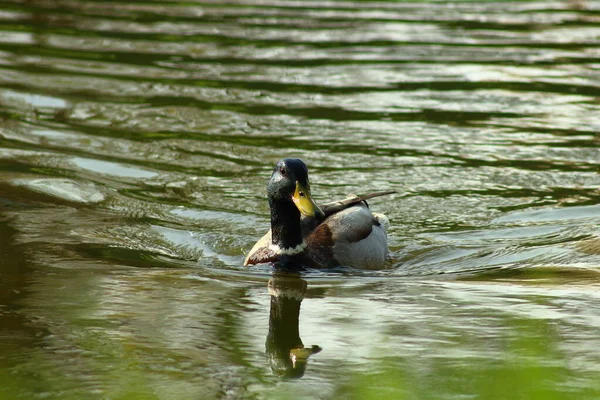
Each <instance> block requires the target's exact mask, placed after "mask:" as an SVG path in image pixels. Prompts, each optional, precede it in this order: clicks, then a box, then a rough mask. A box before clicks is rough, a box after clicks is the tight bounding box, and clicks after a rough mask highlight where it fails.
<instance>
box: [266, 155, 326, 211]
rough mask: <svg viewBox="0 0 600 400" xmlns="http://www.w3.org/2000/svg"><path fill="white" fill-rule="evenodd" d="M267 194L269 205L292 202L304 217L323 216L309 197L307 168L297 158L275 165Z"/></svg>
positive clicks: (284, 160)
mask: <svg viewBox="0 0 600 400" xmlns="http://www.w3.org/2000/svg"><path fill="white" fill-rule="evenodd" d="M267 193H268V196H269V201H270V202H271V203H287V202H293V203H294V204H295V205H296V207H297V208H298V210H299V211H300V213H302V214H303V215H305V216H308V217H315V216H317V217H323V216H324V214H323V211H321V209H320V208H319V206H318V205H317V204H316V203H315V202H314V200H313V199H312V197H311V195H310V183H309V181H308V168H306V164H304V161H302V160H300V159H299V158H284V159H283V160H281V161H279V162H278V163H277V164H276V165H275V168H273V174H272V175H271V179H270V180H269V184H268V186H267Z"/></svg>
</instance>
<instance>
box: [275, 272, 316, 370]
mask: <svg viewBox="0 0 600 400" xmlns="http://www.w3.org/2000/svg"><path fill="white" fill-rule="evenodd" d="M268 286H269V295H270V296H271V311H270V315H269V334H268V335H267V341H266V344H265V347H266V353H267V358H268V360H269V364H270V365H271V370H272V371H273V373H274V374H275V375H277V376H280V377H282V378H292V379H294V378H301V377H302V376H303V375H304V371H305V370H306V365H307V362H308V358H309V357H310V356H311V355H313V354H316V353H318V352H320V351H321V348H320V347H319V346H311V347H304V345H303V344H302V339H300V332H299V326H298V322H299V317H300V304H301V303H302V300H303V299H304V295H305V293H306V288H307V283H306V281H305V280H304V279H301V278H300V276H299V275H298V274H288V273H279V272H277V273H275V274H274V275H273V278H271V279H270V280H269V285H268Z"/></svg>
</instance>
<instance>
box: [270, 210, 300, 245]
mask: <svg viewBox="0 0 600 400" xmlns="http://www.w3.org/2000/svg"><path fill="white" fill-rule="evenodd" d="M269 203H270V204H269V205H270V206H271V237H272V239H271V240H272V247H273V249H274V250H275V251H276V252H280V253H281V254H288V255H293V254H297V253H300V252H302V250H304V243H303V241H302V230H301V228H300V211H298V208H297V207H296V206H295V205H294V203H293V202H292V201H275V200H271V201H270V202H269Z"/></svg>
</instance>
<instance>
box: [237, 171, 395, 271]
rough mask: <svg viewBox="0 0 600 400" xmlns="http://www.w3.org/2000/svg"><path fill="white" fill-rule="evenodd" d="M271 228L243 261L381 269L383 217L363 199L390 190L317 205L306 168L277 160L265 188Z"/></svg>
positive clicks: (384, 254)
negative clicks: (269, 209)
mask: <svg viewBox="0 0 600 400" xmlns="http://www.w3.org/2000/svg"><path fill="white" fill-rule="evenodd" d="M267 191H268V194H269V205H270V207H271V230H270V231H269V232H267V234H266V235H265V236H263V237H262V238H261V239H260V240H259V241H258V242H257V243H256V244H255V245H254V247H253V248H252V250H250V253H249V254H248V256H247V257H246V259H245V261H244V265H251V264H259V263H267V262H285V263H293V264H298V265H303V266H307V267H313V268H327V267H335V266H340V265H343V266H351V267H354V268H365V269H381V268H384V267H385V264H386V260H387V259H388V257H389V251H388V246H387V234H386V231H385V228H386V226H385V225H387V218H385V216H383V215H378V214H373V213H371V210H370V209H369V207H368V205H367V203H366V201H365V200H366V199H369V198H372V197H375V196H380V195H383V194H389V193H393V192H379V193H372V194H370V195H366V196H360V197H359V196H351V197H348V198H347V199H344V200H342V201H338V202H333V203H328V204H325V205H323V206H322V209H321V208H320V207H319V206H317V205H316V204H315V203H314V202H313V201H312V198H311V197H310V187H309V183H308V171H307V168H306V165H304V163H303V162H302V160H299V159H284V160H281V161H280V162H279V163H278V164H277V165H276V167H275V169H274V171H273V175H272V176H271V180H270V181H269V186H268V188H267Z"/></svg>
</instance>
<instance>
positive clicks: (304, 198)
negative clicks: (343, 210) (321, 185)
mask: <svg viewBox="0 0 600 400" xmlns="http://www.w3.org/2000/svg"><path fill="white" fill-rule="evenodd" d="M292 200H293V201H294V204H295V205H296V207H298V210H300V212H301V213H302V215H305V216H307V217H314V216H315V215H316V216H323V215H324V213H323V211H321V209H320V208H319V206H318V205H317V203H315V201H314V200H313V199H312V197H311V196H310V189H309V188H308V187H306V186H304V185H302V184H300V182H296V191H295V192H294V195H293V196H292Z"/></svg>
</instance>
